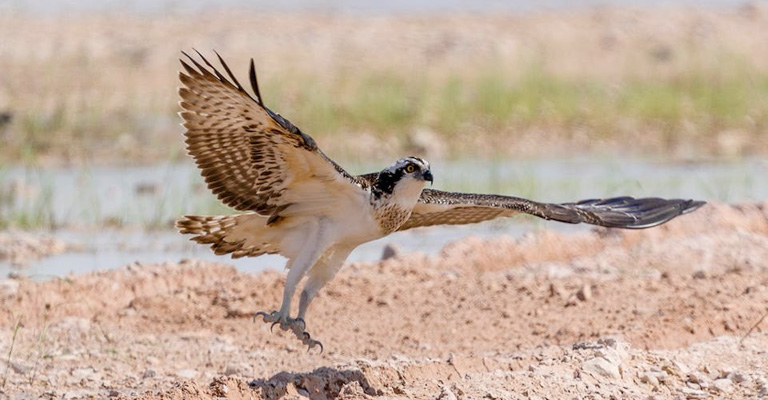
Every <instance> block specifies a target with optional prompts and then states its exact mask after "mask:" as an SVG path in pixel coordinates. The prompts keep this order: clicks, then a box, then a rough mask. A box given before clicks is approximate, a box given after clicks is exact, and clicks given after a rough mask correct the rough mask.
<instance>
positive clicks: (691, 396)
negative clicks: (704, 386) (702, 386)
mask: <svg viewBox="0 0 768 400" xmlns="http://www.w3.org/2000/svg"><path fill="white" fill-rule="evenodd" d="M680 391H681V392H682V393H683V395H685V398H686V399H688V400H698V399H706V398H709V392H705V391H703V390H696V389H690V388H687V387H684V388H682V389H680Z"/></svg>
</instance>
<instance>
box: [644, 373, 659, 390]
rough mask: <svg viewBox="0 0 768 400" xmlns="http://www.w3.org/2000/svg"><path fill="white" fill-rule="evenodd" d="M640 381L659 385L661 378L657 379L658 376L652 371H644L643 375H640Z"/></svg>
mask: <svg viewBox="0 0 768 400" xmlns="http://www.w3.org/2000/svg"><path fill="white" fill-rule="evenodd" d="M640 382H643V383H647V384H649V385H651V386H654V387H655V386H659V380H658V379H656V376H655V375H654V374H652V373H651V372H644V373H643V375H642V376H640Z"/></svg>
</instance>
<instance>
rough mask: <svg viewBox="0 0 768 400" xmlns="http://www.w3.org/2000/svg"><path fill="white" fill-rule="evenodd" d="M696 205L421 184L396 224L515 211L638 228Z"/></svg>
mask: <svg viewBox="0 0 768 400" xmlns="http://www.w3.org/2000/svg"><path fill="white" fill-rule="evenodd" d="M702 205H704V202H702V201H693V200H677V199H675V200H666V199H659V198H644V199H635V198H632V197H614V198H610V199H595V200H583V201H580V202H578V203H563V204H547V203H537V202H535V201H531V200H526V199H521V198H519V197H510V196H499V195H489V194H472V193H451V192H443V191H439V190H432V189H424V191H423V192H422V193H421V198H419V202H418V203H417V204H416V206H415V207H414V209H413V213H411V217H410V218H409V219H408V220H407V221H406V222H405V224H403V226H401V227H400V230H405V229H411V228H415V227H418V226H430V225H444V224H445V225H456V224H471V223H475V222H482V221H487V220H490V219H494V218H497V217H509V216H513V215H515V214H518V213H525V214H530V215H535V216H537V217H539V218H544V219H548V220H555V221H560V222H567V223H570V224H578V223H582V222H583V223H587V224H592V225H600V226H606V227H611V228H630V229H641V228H650V227H652V226H656V225H659V224H663V223H664V222H667V221H669V220H670V219H672V218H675V217H677V216H678V215H682V214H685V213H687V212H690V211H693V210H695V209H697V208H699V207H701V206H702Z"/></svg>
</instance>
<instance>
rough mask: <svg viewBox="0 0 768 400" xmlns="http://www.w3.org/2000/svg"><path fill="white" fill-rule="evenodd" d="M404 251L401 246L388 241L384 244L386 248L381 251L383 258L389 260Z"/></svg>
mask: <svg viewBox="0 0 768 400" xmlns="http://www.w3.org/2000/svg"><path fill="white" fill-rule="evenodd" d="M401 253H402V250H401V249H400V247H399V246H398V245H396V244H394V243H387V245H386V246H384V250H383V251H382V252H381V260H382V261H383V260H389V259H390V258H395V257H397V256H398V255H400V254H401Z"/></svg>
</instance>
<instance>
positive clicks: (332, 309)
mask: <svg viewBox="0 0 768 400" xmlns="http://www.w3.org/2000/svg"><path fill="white" fill-rule="evenodd" d="M767 260H768V203H763V204H750V205H740V206H728V205H718V204H714V205H708V206H706V207H705V208H703V209H701V210H700V211H698V212H696V213H694V214H692V215H688V216H685V217H682V218H680V219H678V220H676V221H673V222H672V223H669V224H667V225H664V226H662V227H659V228H655V229H651V230H646V231H640V232H627V231H606V230H594V231H590V232H586V233H580V234H556V233H552V232H548V231H541V232H538V233H535V234H530V235H529V236H526V237H524V238H522V239H519V240H513V239H510V238H503V237H501V238H495V239H489V240H480V239H477V238H466V239H464V240H461V241H458V242H455V243H452V244H450V245H448V246H446V247H445V248H444V249H443V251H442V252H441V253H440V254H439V255H436V256H424V255H420V254H398V255H396V256H395V257H393V258H389V259H387V260H383V261H380V262H376V263H355V264H348V265H346V266H345V268H344V269H343V270H342V272H341V273H340V275H339V276H338V277H337V278H336V280H334V281H333V282H332V283H331V284H330V285H329V286H328V287H326V288H325V289H324V290H323V291H322V292H321V294H320V295H319V297H318V298H317V300H316V302H315V303H314V304H313V306H312V309H311V310H310V314H309V318H308V321H307V322H308V327H307V329H308V331H310V332H311V333H312V334H313V336H314V337H315V338H317V339H319V340H322V341H323V344H324V345H325V352H323V353H322V354H317V353H316V352H307V351H306V350H305V348H304V347H303V346H302V345H301V344H300V343H299V342H298V341H297V340H296V339H295V337H293V336H292V335H289V334H286V333H284V332H275V333H270V331H269V327H268V326H267V325H265V324H264V323H262V322H257V323H254V322H253V321H252V319H251V315H252V314H253V313H254V312H255V311H258V310H271V309H273V308H275V307H276V306H277V305H278V304H279V299H280V295H281V290H282V283H283V279H284V275H283V274H282V273H279V272H274V271H273V272H265V273H262V274H258V275H249V274H245V273H241V272H238V271H237V270H235V269H234V268H232V267H230V266H227V265H225V264H223V263H224V262H226V260H225V259H222V264H210V263H203V262H198V261H194V260H188V261H181V262H179V263H167V264H163V265H140V264H135V265H129V266H126V267H123V268H120V269H117V270H111V271H104V272H98V273H94V274H89V275H83V276H74V277H71V278H68V279H60V280H55V281H47V282H42V283H40V282H32V281H28V280H6V281H3V282H2V284H0V296H1V297H2V302H1V303H0V304H2V306H1V308H0V326H2V330H1V332H0V354H2V356H1V357H2V363H1V364H0V367H1V368H0V376H1V381H2V392H0V397H5V398H10V399H32V398H38V397H42V398H107V397H110V398H140V399H147V400H149V399H214V398H227V399H251V398H254V399H261V398H268V399H276V398H283V399H299V398H304V397H310V398H313V399H326V398H327V399H333V398H339V399H362V398H386V399H443V400H449V399H518V398H519V399H527V398H532V399H544V398H550V399H561V398H568V399H570V398H588V399H603V398H606V399H607V398H642V399H646V398H656V399H662V398H680V399H704V398H748V397H749V398H756V397H761V396H762V397H766V396H768V380H767V379H768V333H767V332H766V329H768V321H762V323H760V318H761V317H762V316H764V315H765V314H766V312H767V311H768V289H767V288H766V286H767V284H768V261H767ZM17 326H18V329H15V327H17ZM752 328H754V329H752ZM750 330H751V332H750Z"/></svg>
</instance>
